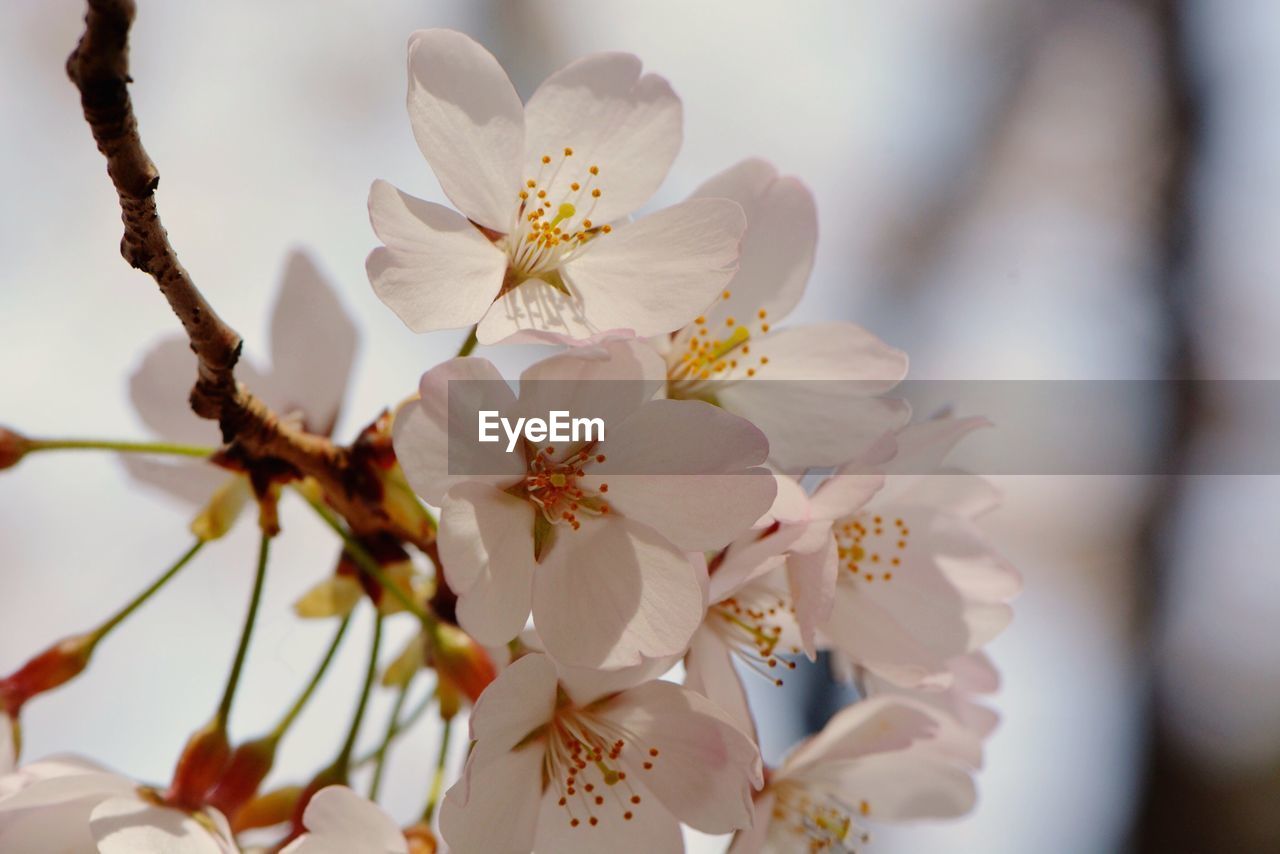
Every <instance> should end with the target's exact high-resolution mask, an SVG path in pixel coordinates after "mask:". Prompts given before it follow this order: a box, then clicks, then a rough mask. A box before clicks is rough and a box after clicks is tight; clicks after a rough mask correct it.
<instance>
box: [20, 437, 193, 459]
mask: <svg viewBox="0 0 1280 854" xmlns="http://www.w3.org/2000/svg"><path fill="white" fill-rule="evenodd" d="M27 441H28V443H29V444H28V453H34V452H36V451H119V452H121V453H125V454H170V455H174V456H179V457H207V456H209V455H210V454H212V453H213V452H215V451H216V450H217V448H207V447H203V446H201V445H183V444H179V443H176V442H123V441H120V442H118V441H113V440H109V439H28V440H27Z"/></svg>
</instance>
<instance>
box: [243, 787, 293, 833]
mask: <svg viewBox="0 0 1280 854" xmlns="http://www.w3.org/2000/svg"><path fill="white" fill-rule="evenodd" d="M301 797H302V787H301V786H285V787H283V788H280V789H275V790H273V791H270V792H267V793H266V794H265V795H259V796H258V797H256V798H254V799H253V800H251V801H249V803H247V804H245V805H244V806H243V807H241V808H240V811H239V812H237V813H236V814H235V816H234V817H231V816H228V817H227V818H228V820H229V821H230V822H231V829H232V830H234V831H235V832H236V833H243V832H245V831H246V830H253V829H255V828H259V827H274V826H275V825H277V824H283V823H284V822H286V821H288V820H289V819H290V818H292V817H293V814H294V812H295V811H296V810H297V808H298V799H299V798H301Z"/></svg>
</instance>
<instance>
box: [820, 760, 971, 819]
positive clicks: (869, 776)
mask: <svg viewBox="0 0 1280 854" xmlns="http://www.w3.org/2000/svg"><path fill="white" fill-rule="evenodd" d="M800 776H801V778H802V779H803V780H804V782H806V783H807V784H809V785H811V786H815V787H819V788H823V789H826V790H827V791H830V792H831V793H833V794H835V795H837V796H838V797H840V798H841V799H842V800H843V801H844V802H845V803H854V804H861V803H862V802H863V801H866V803H867V811H866V818H867V819H869V820H871V821H911V820H913V819H923V818H956V817H957V816H962V815H964V814H965V813H967V812H969V811H970V810H971V809H973V805H974V803H975V802H976V801H977V792H976V790H975V789H974V786H973V778H972V777H970V776H969V773H968V772H967V771H965V770H964V769H963V768H959V767H957V766H955V765H953V764H952V763H951V762H949V761H947V760H945V759H941V758H937V757H935V756H930V755H928V754H927V753H924V752H921V751H916V750H909V751H907V752H903V753H891V754H881V755H876V756H865V757H862V758H861V759H857V760H854V761H851V762H829V763H825V764H823V765H816V766H813V767H811V768H807V769H805V771H804V772H803V774H802V775H800Z"/></svg>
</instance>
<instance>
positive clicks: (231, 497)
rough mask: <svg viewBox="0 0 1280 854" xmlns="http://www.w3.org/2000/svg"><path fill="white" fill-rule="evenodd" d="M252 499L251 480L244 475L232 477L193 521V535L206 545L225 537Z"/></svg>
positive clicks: (214, 494) (219, 488)
mask: <svg viewBox="0 0 1280 854" xmlns="http://www.w3.org/2000/svg"><path fill="white" fill-rule="evenodd" d="M251 497H253V490H252V487H250V485H249V479H248V478H247V477H244V476H243V475H232V476H231V477H229V478H227V481H226V482H225V483H223V484H222V486H220V487H218V491H217V492H215V493H213V496H212V497H211V498H210V499H209V503H207V504H205V506H204V509H203V510H201V511H200V515H199V516H196V518H195V519H193V520H191V533H193V534H195V535H196V536H197V537H199V538H200V539H201V540H203V541H205V542H206V543H207V542H209V541H210V540H216V539H218V538H220V537H223V536H225V535H226V533H227V532H228V531H230V530H231V526H232V525H234V524H235V523H236V519H239V518H240V511H241V510H243V509H244V506H245V504H247V503H248V502H249V499H250V498H251Z"/></svg>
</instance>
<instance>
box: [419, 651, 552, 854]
mask: <svg viewBox="0 0 1280 854" xmlns="http://www.w3.org/2000/svg"><path fill="white" fill-rule="evenodd" d="M532 657H533V656H528V657H527V658H532ZM537 657H538V658H541V656H537ZM527 658H522V659H520V661H517V662H516V663H515V664H513V665H512V666H511V667H509V668H508V669H507V671H505V672H504V673H503V677H505V676H506V674H507V673H509V672H510V671H512V670H514V669H516V668H517V667H519V666H520V664H521V663H522V662H524V661H525V660H527ZM501 681H502V677H500V678H499V680H498V682H494V683H493V684H492V685H490V686H489V689H488V691H492V690H493V689H494V687H495V686H497V685H498V683H499V682H501ZM550 686H551V689H552V691H553V692H554V690H555V683H554V682H552V683H550ZM488 691H486V693H485V695H484V696H488ZM552 697H553V698H554V694H553V695H552ZM481 702H484V698H483V697H482V698H481ZM508 702H509V703H510V704H511V705H512V706H514V707H517V709H518V708H519V707H520V706H522V705H523V704H526V703H533V704H534V705H537V701H536V698H527V697H525V696H524V695H522V694H519V693H515V694H511V695H509V696H508ZM476 711H477V713H478V712H479V709H477V710H476ZM548 719H549V712H548V718H543V723H545V722H546V721H547V720H548ZM473 721H474V718H473ZM473 726H474V724H473ZM482 745H484V742H483V741H480V742H477V743H476V747H475V749H474V750H473V751H472V753H471V755H470V756H469V757H467V767H466V769H465V770H464V771H463V777H462V779H461V780H459V781H458V782H457V783H455V784H454V785H453V787H452V788H451V789H449V792H448V794H446V795H445V798H444V803H443V804H441V807H440V835H441V836H443V837H444V841H445V842H446V843H448V846H449V850H450V851H451V852H453V854H528V852H529V850H530V849H531V848H532V847H533V840H534V834H535V833H536V832H537V830H538V810H539V807H540V806H541V803H542V800H543V793H542V763H543V758H544V752H543V749H542V745H541V743H534V744H529V745H526V746H525V747H522V748H521V749H519V750H515V751H511V752H505V751H504V752H502V753H501V754H495V753H493V752H492V751H489V750H483V751H482V749H481V747H482Z"/></svg>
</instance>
